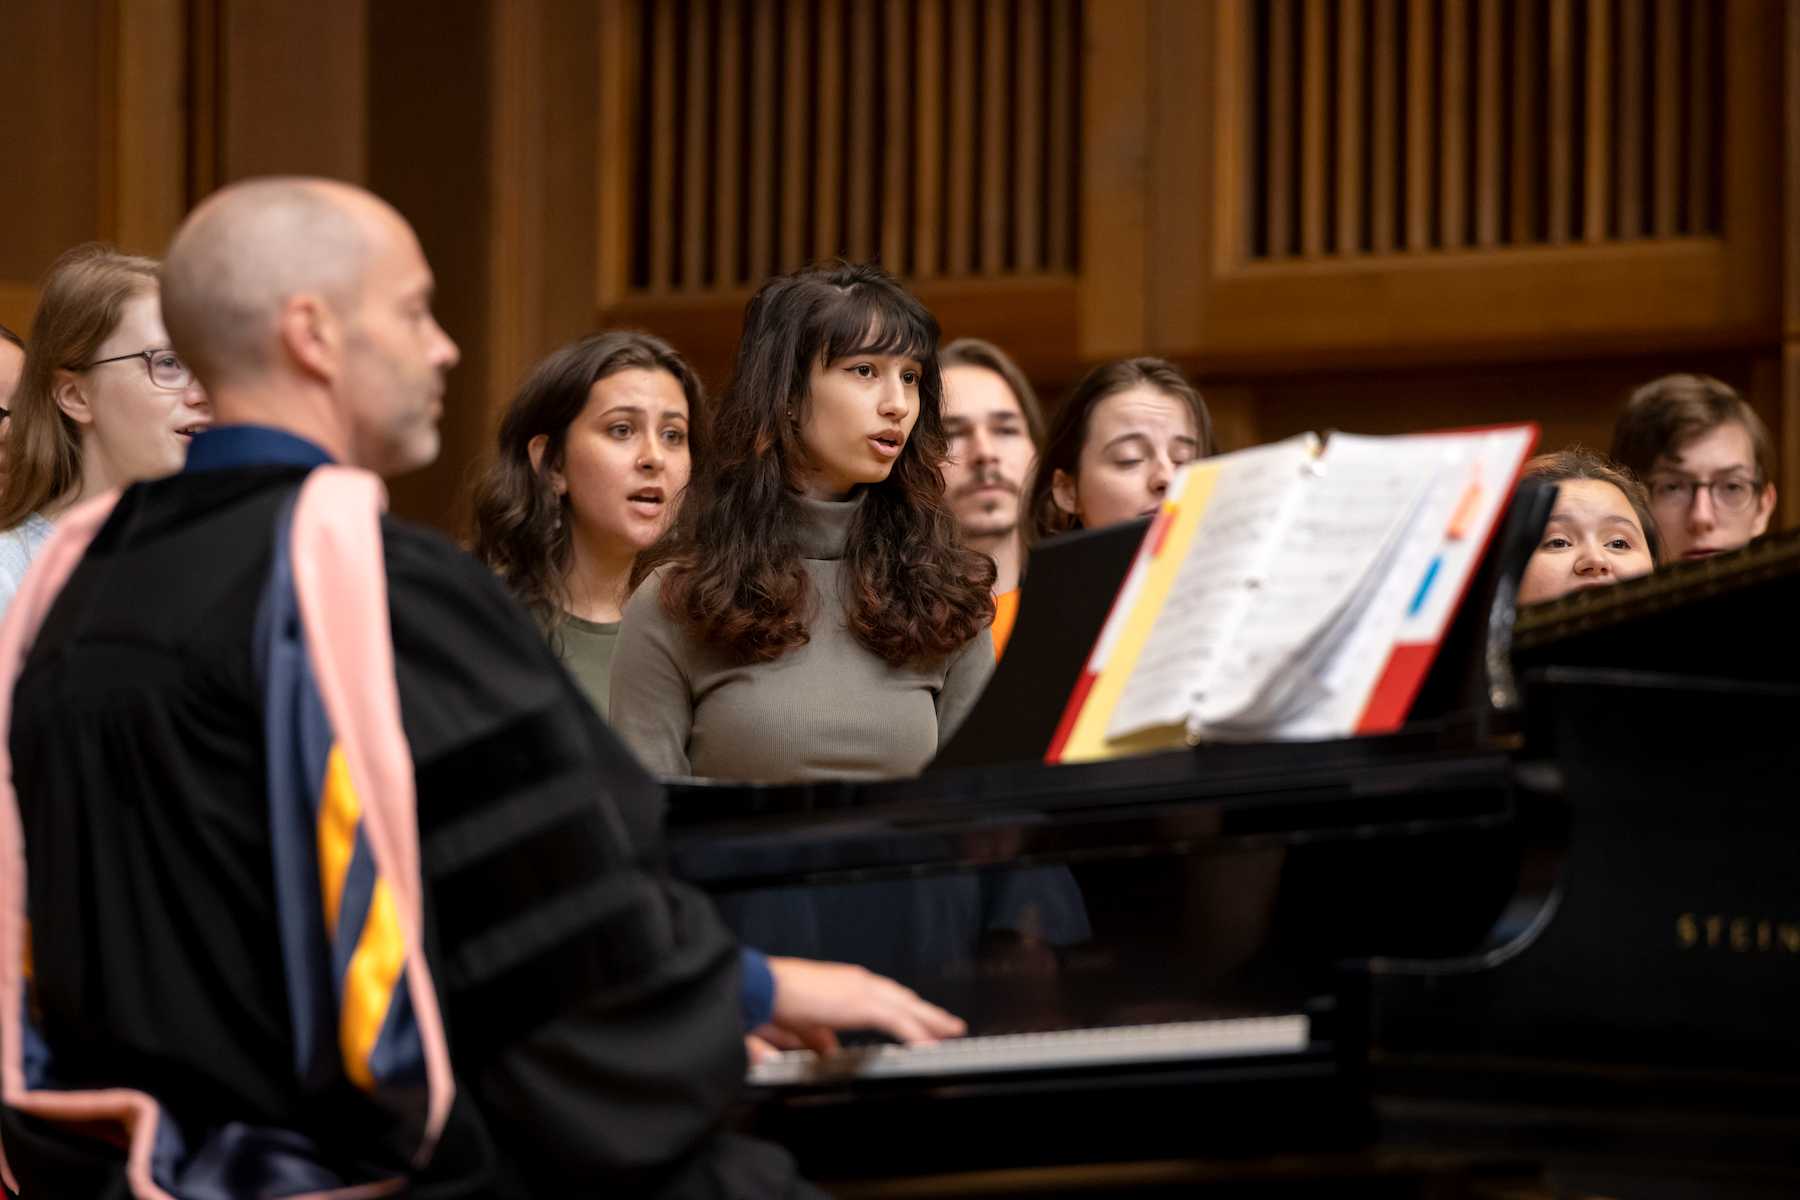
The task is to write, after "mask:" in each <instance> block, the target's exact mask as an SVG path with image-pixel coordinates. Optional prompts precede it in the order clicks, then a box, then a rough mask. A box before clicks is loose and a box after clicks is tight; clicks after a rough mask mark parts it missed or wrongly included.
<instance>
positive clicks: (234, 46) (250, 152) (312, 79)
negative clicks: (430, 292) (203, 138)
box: [201, 0, 466, 182]
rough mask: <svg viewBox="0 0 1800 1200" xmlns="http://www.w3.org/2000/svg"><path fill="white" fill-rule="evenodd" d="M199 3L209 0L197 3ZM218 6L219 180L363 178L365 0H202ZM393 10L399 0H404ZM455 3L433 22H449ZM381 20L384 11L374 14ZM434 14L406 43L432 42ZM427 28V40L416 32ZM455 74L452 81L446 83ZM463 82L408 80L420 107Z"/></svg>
mask: <svg viewBox="0 0 1800 1200" xmlns="http://www.w3.org/2000/svg"><path fill="white" fill-rule="evenodd" d="M201 2H208V0H201ZM210 2H211V3H214V4H215V5H216V6H217V8H218V28H219V53H220V63H219V79H220V94H219V107H218V112H217V114H216V119H217V122H218V128H219V142H218V146H219V156H220V164H221V176H220V182H229V181H230V180H233V179H243V178H245V177H247V176H252V175H277V174H285V175H295V174H304V175H324V176H328V177H330V178H333V179H347V180H351V181H354V182H361V181H363V180H365V179H367V178H368V176H369V129H368V116H367V114H368V111H369V102H370V97H369V91H370V86H371V74H370V66H371V62H372V61H374V62H379V63H380V64H381V70H380V71H378V72H376V73H375V75H374V78H376V79H379V78H380V77H381V76H382V75H385V74H387V72H388V70H389V65H388V64H387V63H386V62H385V61H383V60H381V59H379V58H374V59H373V60H372V59H371V49H370V48H371V45H372V41H371V36H370V33H371V30H370V21H371V17H372V15H373V13H374V10H375V9H379V8H382V7H385V5H382V4H371V3H370V0H309V3H306V4H269V3H266V2H264V0H210ZM400 7H402V8H406V7H408V6H407V5H406V4H405V3H404V0H403V3H402V4H401V6H400ZM453 7H454V6H434V7H433V8H432V10H431V11H432V13H433V14H437V13H438V12H439V11H440V9H442V10H443V11H442V18H441V20H442V22H444V23H452V24H453V23H454V22H455V21H456V19H457V16H458V14H454V13H452V12H450V11H449V10H450V9H451V8H453ZM380 15H381V16H383V17H384V18H385V17H388V16H389V15H390V14H385V13H383V14H380ZM439 24H440V17H439V16H437V15H433V16H431V17H429V18H428V19H424V20H422V21H421V22H420V24H419V25H418V26H417V28H416V29H415V30H414V40H415V41H416V42H418V43H419V46H420V48H421V49H423V50H429V49H431V48H432V47H433V46H435V44H436V40H437V36H438V26H439ZM426 29H429V30H431V31H432V33H431V36H430V37H421V36H420V35H419V30H426ZM448 80H455V81H456V86H455V87H451V86H445V81H448ZM465 82H466V81H465V80H463V79H462V78H460V77H458V76H456V75H453V74H450V73H448V72H441V71H440V72H438V73H436V74H422V75H419V76H416V77H413V78H410V79H409V80H408V83H409V84H410V85H411V86H413V87H415V88H418V89H419V91H420V103H421V104H435V103H438V102H439V101H442V100H444V99H445V98H446V96H447V94H448V93H450V92H453V91H455V90H456V87H460V86H462V85H463V84H464V83H465Z"/></svg>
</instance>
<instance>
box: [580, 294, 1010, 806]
mask: <svg viewBox="0 0 1800 1200" xmlns="http://www.w3.org/2000/svg"><path fill="white" fill-rule="evenodd" d="M937 348H938V327H937V322H936V321H935V320H934V319H933V318H932V316H931V314H930V313H929V312H927V311H926V310H925V308H924V306H923V305H921V304H920V303H919V302H918V300H917V299H915V298H914V297H913V296H912V295H911V294H909V293H908V292H907V291H906V290H905V289H904V288H903V287H901V286H900V284H899V283H897V282H896V281H895V280H894V279H893V278H892V277H891V276H889V275H888V274H887V273H886V272H884V271H882V270H881V269H880V268H878V267H873V266H853V265H848V264H840V265H838V266H835V267H829V268H826V267H815V268H812V269H809V270H805V271H800V272H798V273H796V274H793V275H787V276H782V277H780V278H776V279H773V280H770V281H769V282H768V283H767V284H765V285H764V286H763V287H762V288H761V290H759V291H758V292H757V294H756V295H755V297H754V298H752V299H751V301H750V305H749V307H748V309H747V310H746V312H745V317H744V332H743V336H742V340H741V341H740V342H739V343H738V351H737V359H736V365H735V369H734V372H733V377H732V381H731V384H730V386H729V387H728V388H727V390H726V392H725V394H724V396H723V397H722V398H721V400H720V403H719V405H718V408H717V411H716V414H715V420H714V433H713V444H712V454H711V459H710V461H708V462H706V463H704V464H701V465H700V466H699V469H698V470H697V471H696V472H695V475H694V480H693V483H692V485H691V486H690V489H689V491H690V495H689V497H688V500H687V502H686V503H685V504H684V505H683V506H682V510H681V513H680V514H679V516H678V517H677V520H676V525H675V528H674V529H673V530H672V531H671V532H670V534H669V536H668V538H667V539H666V540H665V541H664V542H663V543H661V544H660V545H659V546H658V547H655V548H653V549H652V550H651V551H650V552H649V553H648V554H647V555H645V556H643V557H641V558H640V559H639V561H638V566H637V573H638V575H639V576H642V577H645V578H644V582H643V585H642V586H641V587H640V588H639V589H638V590H637V592H636V593H635V594H634V595H633V596H632V598H631V600H630V602H629V604H628V605H627V606H626V610H625V619H624V623H623V625H622V627H621V629H620V633H619V648H618V653H617V655H616V657H615V659H614V662H613V685H612V714H611V716H612V721H613V724H614V725H615V727H616V728H617V729H618V730H619V732H620V734H621V735H622V736H623V737H624V739H625V741H626V743H627V744H629V745H630V746H631V747H632V749H633V750H635V751H636V752H637V754H638V756H639V757H640V758H641V759H643V761H644V762H645V763H646V765H648V766H649V767H650V768H651V769H652V770H654V771H658V772H660V773H662V774H665V775H703V776H712V777H717V778H727V779H738V780H753V781H774V780H804V779H824V778H832V779H856V778H879V777H883V776H895V775H907V774H912V773H914V772H917V771H918V770H919V769H920V768H922V767H923V766H924V765H925V764H926V763H927V762H929V761H930V759H931V758H932V756H933V755H934V754H935V753H936V752H937V748H938V746H939V745H940V744H941V743H942V741H943V740H944V738H945V736H946V735H947V734H948V733H949V732H950V731H951V730H952V729H953V728H954V727H955V725H956V724H957V723H958V722H959V721H960V720H961V719H962V717H963V716H964V715H965V714H966V713H967V711H968V709H969V707H970V706H971V705H972V704H973V703H974V700H975V698H976V696H977V695H979V693H980V691H981V688H982V686H983V685H984V684H985V682H986V680H987V676H988V674H989V673H990V672H991V671H992V669H993V652H992V649H991V643H990V642H989V640H988V632H987V627H988V624H989V622H990V621H991V620H992V619H993V612H994V604H993V596H992V593H991V589H992V586H993V575H994V568H993V564H992V562H991V561H990V560H988V559H987V558H985V557H984V556H982V555H979V554H976V553H975V552H973V551H971V550H968V549H965V548H964V547H963V546H962V545H961V543H960V541H959V540H958V536H957V531H956V521H955V517H954V516H953V515H952V513H951V511H950V508H949V506H948V504H947V503H946V502H945V499H944V481H943V475H942V473H941V470H940V463H941V462H942V461H943V458H944V454H945V451H946V439H945V436H944V430H943V421H942V416H941V412H940V401H941V398H942V388H943V385H942V380H941V377H940V373H939V369H938V353H937Z"/></svg>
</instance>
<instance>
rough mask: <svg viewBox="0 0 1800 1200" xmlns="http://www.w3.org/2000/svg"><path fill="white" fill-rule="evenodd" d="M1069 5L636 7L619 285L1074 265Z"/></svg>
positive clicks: (695, 1) (1076, 123) (689, 286)
mask: <svg viewBox="0 0 1800 1200" xmlns="http://www.w3.org/2000/svg"><path fill="white" fill-rule="evenodd" d="M1080 4H1081V0H791V2H790V0H647V2H645V0H640V2H635V3H631V4H630V5H629V7H630V8H631V9H633V10H634V11H633V12H632V13H631V14H630V20H629V25H628V26H626V27H627V28H632V29H633V30H634V32H635V37H636V39H637V48H638V51H639V57H638V59H637V61H638V63H639V64H641V65H640V66H639V67H638V68H637V74H638V77H637V79H636V80H635V81H634V83H633V86H631V87H630V88H629V89H628V90H627V92H626V93H625V95H626V97H627V102H628V103H629V104H630V107H631V112H630V114H629V118H628V119H627V120H626V121H624V122H621V124H622V126H623V128H624V129H625V130H627V131H628V136H629V138H630V142H631V145H630V147H629V160H628V161H629V163H630V164H631V168H630V173H631V175H632V176H634V178H635V180H636V181H637V182H638V183H639V186H636V187H634V188H633V189H632V191H633V193H634V195H635V196H636V197H637V199H636V201H635V203H634V204H633V205H632V206H631V208H630V209H629V212H628V219H629V221H630V225H631V234H632V235H631V236H630V237H629V238H628V239H625V241H624V245H625V246H627V247H628V248H629V252H630V256H631V257H630V262H629V265H628V267H627V270H626V279H625V284H626V289H625V290H626V291H627V292H628V293H631V294H636V295H639V296H645V297H655V296H666V295H682V294H696V293H698V294H705V293H729V292H733V291H741V290H743V289H745V288H749V287H753V286H755V285H756V284H758V283H760V282H761V281H762V280H763V279H764V278H765V277H766V276H768V275H770V274H772V273H775V272H778V271H785V270H791V269H793V268H796V267H799V266H802V265H804V264H806V263H808V262H811V261H814V260H817V259H823V258H831V257H834V256H838V255H842V256H845V257H848V258H852V259H858V260H862V259H878V260H879V261H881V262H882V263H883V264H884V265H886V266H887V267H888V268H889V269H890V270H893V271H895V272H896V273H899V274H902V275H905V276H908V277H909V278H911V279H914V280H935V279H945V280H951V279H960V278H976V277H979V278H984V279H985V278H994V277H1044V276H1070V275H1072V274H1073V273H1074V271H1075V270H1076V268H1077V266H1078V263H1077V256H1076V231H1077V227H1078V226H1077V220H1078V218H1077V213H1076V198H1077V195H1078V190H1079V164H1078V162H1077V154H1078V149H1079V138H1080V119H1079V116H1080V112H1081V108H1080V104H1081V100H1080V74H1081V72H1080V64H1079V61H1078V50H1079V45H1080V30H1081V11H1080Z"/></svg>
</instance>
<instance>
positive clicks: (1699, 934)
mask: <svg viewBox="0 0 1800 1200" xmlns="http://www.w3.org/2000/svg"><path fill="white" fill-rule="evenodd" d="M1675 944H1676V945H1677V946H1679V947H1680V948H1681V949H1683V950H1729V951H1731V952H1732V953H1734V954H1800V922H1796V921H1778V920H1773V919H1771V918H1768V917H1733V916H1726V915H1722V914H1719V913H1709V914H1702V913H1691V912H1686V913H1682V914H1681V915H1680V916H1678V917H1676V918H1675Z"/></svg>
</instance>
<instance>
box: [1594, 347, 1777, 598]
mask: <svg viewBox="0 0 1800 1200" xmlns="http://www.w3.org/2000/svg"><path fill="white" fill-rule="evenodd" d="M1612 457H1613V460H1614V461H1615V462H1618V463H1621V464H1623V465H1624V466H1626V467H1627V468H1629V469H1630V470H1631V471H1632V472H1633V473H1634V474H1636V475H1637V477H1638V478H1639V479H1641V480H1643V481H1644V486H1645V487H1647V488H1649V489H1650V511H1651V512H1652V514H1654V516H1655V517H1656V527H1657V532H1658V533H1659V534H1660V536H1661V539H1662V545H1663V561H1664V562H1680V561H1681V560H1683V559H1696V558H1710V557H1711V556H1712V555H1715V554H1721V553H1723V552H1725V551H1727V550H1736V549H1737V548H1738V547H1740V546H1743V545H1746V544H1747V543H1748V542H1749V541H1750V540H1751V539H1752V538H1756V537H1761V536H1762V535H1763V534H1764V533H1766V532H1768V529H1769V519H1770V518H1771V517H1772V516H1773V515H1774V513H1775V450H1774V445H1773V443H1772V442H1771V440H1770V438H1769V431H1768V428H1767V427H1766V426H1764V424H1763V423H1762V419H1761V418H1759V417H1758V416H1757V415H1756V410H1754V409H1752V408H1751V407H1750V406H1749V405H1748V404H1746V403H1744V401H1743V399H1742V397H1740V396H1739V395H1738V394H1737V393H1736V392H1735V391H1733V390H1732V389H1731V388H1730V387H1729V386H1728V385H1726V384H1724V383H1722V382H1720V381H1719V380H1717V379H1714V378H1712V377H1711V376H1707V375H1665V376H1663V377H1662V378H1661V379H1657V380H1653V381H1652V382H1650V383H1647V384H1645V385H1644V386H1643V387H1641V388H1639V389H1638V390H1637V391H1636V392H1634V393H1632V397H1631V400H1630V401H1629V402H1628V403H1627V404H1626V406H1625V411H1624V412H1622V413H1621V414H1619V420H1618V423H1617V424H1616V425H1614V426H1613V444H1612Z"/></svg>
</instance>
